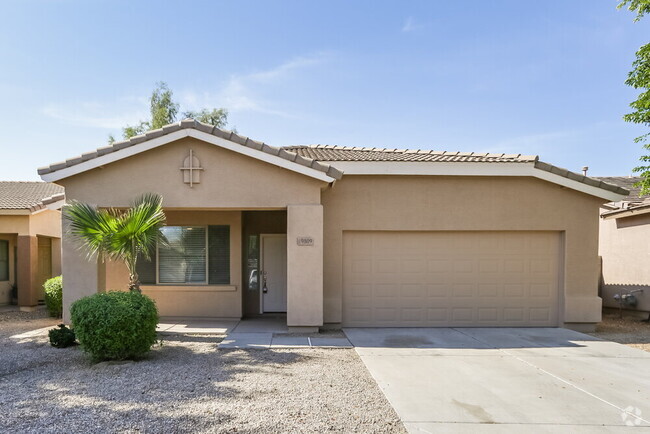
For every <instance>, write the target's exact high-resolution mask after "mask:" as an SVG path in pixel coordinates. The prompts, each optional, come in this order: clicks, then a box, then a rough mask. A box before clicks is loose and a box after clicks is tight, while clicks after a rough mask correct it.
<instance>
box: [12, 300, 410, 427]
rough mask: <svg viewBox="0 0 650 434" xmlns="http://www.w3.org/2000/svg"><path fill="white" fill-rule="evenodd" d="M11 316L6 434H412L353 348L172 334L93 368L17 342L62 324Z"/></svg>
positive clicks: (71, 351) (83, 360) (63, 352)
mask: <svg viewBox="0 0 650 434" xmlns="http://www.w3.org/2000/svg"><path fill="white" fill-rule="evenodd" d="M7 315H8V314H7V313H0V406H1V407H0V408H2V410H0V427H2V429H1V430H2V431H4V432H21V433H23V432H34V433H36V432H38V433H49V432H52V433H54V432H56V433H61V432H66V433H87V432H145V433H159V432H160V433H162V432H165V433H178V432H228V433H231V432H232V433H253V432H255V433H256V432H264V433H274V432H326V431H338V432H373V433H374V432H379V433H381V432H384V433H392V432H405V430H404V427H403V425H402V424H401V422H400V421H399V418H398V417H397V415H396V414H395V412H394V410H393V409H392V408H391V407H390V405H389V404H388V402H387V401H386V399H385V397H384V396H383V394H382V393H381V391H380V390H379V388H378V387H377V385H376V383H375V382H374V380H373V379H372V377H371V376H370V374H369V373H368V371H367V370H366V369H365V367H364V366H363V364H362V362H361V361H360V360H359V358H358V356H357V355H356V353H355V352H354V350H350V349H316V348H306V349H286V350H219V349H217V347H216V346H217V343H218V342H219V341H220V340H221V339H222V338H221V337H215V336H208V335H167V336H164V338H163V343H162V346H156V348H155V349H154V350H153V351H152V353H151V355H150V356H149V357H147V359H145V360H143V361H139V362H108V363H107V362H104V363H99V364H97V365H92V364H91V363H90V362H89V361H88V358H87V357H86V356H85V355H84V354H83V352H82V351H81V350H80V348H79V347H72V348H66V349H56V348H52V347H50V346H49V345H48V344H47V337H46V336H45V335H42V336H38V337H34V338H30V339H22V340H16V339H11V338H9V336H11V335H14V334H16V333H21V332H25V331H28V330H32V329H35V328H39V327H43V326H47V325H55V324H56V321H52V320H47V319H44V318H37V317H29V316H27V315H24V314H23V315H15V316H14V317H13V318H7V317H6V316H7ZM36 315H38V314H36ZM47 321H49V323H46V324H45V323H44V322H47Z"/></svg>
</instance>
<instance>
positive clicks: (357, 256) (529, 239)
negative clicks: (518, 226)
mask: <svg viewBox="0 0 650 434" xmlns="http://www.w3.org/2000/svg"><path fill="white" fill-rule="evenodd" d="M561 258H562V249H561V246H560V233H559V232H469V231H468V232H347V231H346V232H344V233H343V324H344V325H345V326H348V327H373V326H374V327H427V326H428V327H447V326H449V327H455V326H459V327H462V326H478V327H483V326H488V327H489V326H505V327H508V326H512V327H521V326H537V327H542V326H551V327H554V326H557V325H558V293H559V287H560V283H559V280H560V276H559V270H560V261H561Z"/></svg>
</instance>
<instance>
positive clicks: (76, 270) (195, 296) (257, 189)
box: [57, 138, 327, 320]
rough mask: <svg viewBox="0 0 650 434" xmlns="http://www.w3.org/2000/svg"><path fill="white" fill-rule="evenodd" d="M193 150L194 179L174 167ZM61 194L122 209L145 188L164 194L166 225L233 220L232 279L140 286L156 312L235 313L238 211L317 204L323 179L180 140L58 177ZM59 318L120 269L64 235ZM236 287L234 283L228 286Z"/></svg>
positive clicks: (117, 277)
mask: <svg viewBox="0 0 650 434" xmlns="http://www.w3.org/2000/svg"><path fill="white" fill-rule="evenodd" d="M190 149H192V150H193V151H194V154H195V155H196V156H197V157H198V158H199V160H200V163H201V167H203V168H204V170H203V171H202V173H201V182H200V184H195V185H194V187H193V188H190V186H189V185H187V184H185V183H183V181H182V179H183V178H182V174H181V171H180V169H179V168H180V167H181V165H182V162H183V159H184V158H185V157H187V155H188V154H189V150H190ZM57 183H58V184H60V185H63V186H64V187H65V189H66V198H67V200H68V201H70V200H79V201H82V202H87V203H91V204H95V205H98V206H100V207H111V206H112V207H124V206H128V205H129V204H130V203H131V202H132V200H133V199H134V198H136V197H138V196H140V195H141V194H143V193H145V192H154V193H159V194H161V195H162V196H163V206H164V208H165V212H166V215H167V224H169V225H204V224H205V225H208V224H230V225H231V232H230V233H231V246H230V248H231V273H230V277H231V282H230V285H227V286H224V287H214V288H210V287H209V285H206V286H202V287H200V288H198V287H197V289H196V290H195V291H191V290H188V289H191V288H189V287H183V288H176V289H175V288H173V287H165V288H164V289H163V288H162V286H161V287H150V286H149V285H147V286H145V287H144V289H143V291H144V292H145V294H149V295H151V296H152V297H153V298H154V299H155V300H156V301H157V303H158V306H159V309H160V313H161V315H164V316H167V315H182V316H192V315H194V316H210V317H240V316H241V314H242V292H241V291H242V288H241V277H242V269H241V258H242V252H241V236H242V230H241V211H240V210H246V209H285V208H286V207H287V206H288V205H291V204H295V203H298V204H319V203H320V191H321V188H323V187H325V186H326V185H327V184H326V183H324V182H322V181H318V180H315V179H313V178H309V177H307V176H304V175H300V174H297V173H295V172H291V171H289V170H286V169H282V168H279V167H277V166H274V165H271V164H269V163H265V162H261V161H258V160H255V159H253V158H251V157H247V156H243V155H240V154H238V153H235V152H233V151H228V150H225V149H222V148H218V147H216V146H214V145H210V144H207V143H204V142H201V141H199V140H196V139H193V138H186V139H182V140H179V141H177V142H174V143H170V144H167V145H165V146H162V147H159V148H156V149H154V150H151V151H146V152H143V153H141V154H138V155H135V156H133V157H130V158H127V159H125V160H121V161H117V162H115V163H111V164H108V165H106V166H104V167H103V168H98V169H94V170H91V171H89V172H85V173H82V174H79V175H76V176H72V177H70V178H67V179H63V180H60V181H58V182H57ZM63 274H64V282H65V290H64V314H65V315H66V316H65V317H64V319H66V320H69V312H68V310H69V307H70V304H71V303H72V302H73V301H74V300H77V299H78V298H80V297H83V296H86V295H90V294H92V293H94V292H96V291H98V290H100V291H101V290H110V289H114V287H116V286H117V287H122V286H124V284H125V282H126V276H125V270H124V269H123V268H121V269H120V265H116V264H100V265H99V266H97V265H96V264H93V263H89V262H88V260H87V258H85V257H84V256H83V255H82V254H81V253H80V252H79V250H78V248H77V243H76V242H74V241H73V240H70V239H69V237H66V236H64V242H63ZM233 288H234V289H233ZM115 289H118V288H115Z"/></svg>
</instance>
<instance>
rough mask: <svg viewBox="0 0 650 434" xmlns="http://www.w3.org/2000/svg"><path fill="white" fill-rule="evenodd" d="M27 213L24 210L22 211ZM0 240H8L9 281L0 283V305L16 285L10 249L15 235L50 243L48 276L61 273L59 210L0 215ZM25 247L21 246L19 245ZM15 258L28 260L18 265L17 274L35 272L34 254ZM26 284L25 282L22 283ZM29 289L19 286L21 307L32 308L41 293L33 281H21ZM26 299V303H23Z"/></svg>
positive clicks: (12, 251) (14, 240)
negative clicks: (26, 295) (44, 239)
mask: <svg viewBox="0 0 650 434" xmlns="http://www.w3.org/2000/svg"><path fill="white" fill-rule="evenodd" d="M18 212H23V211H18ZM24 212H27V211H24ZM0 234H6V235H0V237H3V236H4V237H9V238H5V239H10V240H11V241H10V245H9V258H10V266H9V274H10V279H9V281H6V282H0V304H7V303H9V302H11V285H13V284H14V283H15V282H16V276H14V261H15V260H16V258H14V246H16V243H17V236H21V237H24V236H29V237H34V238H35V237H37V236H39V237H48V238H51V241H52V273H53V275H54V276H56V275H59V274H61V242H60V239H61V211H58V210H49V209H45V210H42V211H37V212H36V213H33V214H22V215H18V214H14V215H5V214H3V215H0ZM23 245H25V244H23ZM18 256H19V257H21V258H29V259H28V260H29V261H31V262H32V263H31V264H28V265H25V264H18V265H19V266H18V268H19V274H20V273H28V274H30V275H31V274H34V273H35V272H36V269H37V261H38V255H37V254H29V255H22V256H21V254H20V252H19V255H18ZM26 282H29V283H26ZM25 285H27V286H29V288H28V289H27V290H26V291H25V290H24V289H22V288H20V287H19V292H21V295H19V300H21V301H22V302H21V306H23V307H28V306H33V305H36V303H37V300H38V298H39V297H40V296H39V295H36V294H40V293H41V292H42V287H41V285H40V283H39V282H37V281H36V280H35V279H34V278H32V277H30V279H27V280H23V286H25ZM25 292H27V293H28V295H29V296H28V297H25V296H24V295H25ZM26 300H28V301H26Z"/></svg>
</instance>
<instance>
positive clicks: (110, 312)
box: [70, 291, 158, 362]
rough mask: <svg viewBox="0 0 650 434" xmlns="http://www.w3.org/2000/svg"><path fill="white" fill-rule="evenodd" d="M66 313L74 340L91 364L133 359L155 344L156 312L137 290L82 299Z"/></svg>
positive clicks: (147, 299) (151, 301)
mask: <svg viewBox="0 0 650 434" xmlns="http://www.w3.org/2000/svg"><path fill="white" fill-rule="evenodd" d="M70 312H71V314H72V326H73V327H74V331H75V334H76V335H77V339H78V340H79V343H80V344H81V346H82V347H83V349H84V351H86V352H87V353H89V354H90V356H91V357H92V359H93V361H95V362H99V361H102V360H125V359H137V358H139V357H141V356H143V355H144V354H145V353H147V352H148V351H149V350H150V349H151V346H152V345H153V344H155V343H156V325H157V324H158V309H156V305H155V303H154V302H153V300H151V299H150V298H149V297H147V296H146V295H143V294H141V293H139V292H137V291H129V292H118V291H114V292H105V293H99V294H94V295H91V296H89V297H84V298H82V299H79V300H77V301H76V302H74V303H73V304H72V307H71V308H70Z"/></svg>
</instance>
